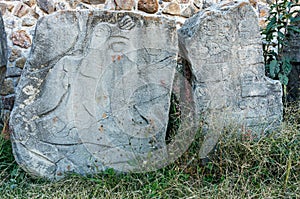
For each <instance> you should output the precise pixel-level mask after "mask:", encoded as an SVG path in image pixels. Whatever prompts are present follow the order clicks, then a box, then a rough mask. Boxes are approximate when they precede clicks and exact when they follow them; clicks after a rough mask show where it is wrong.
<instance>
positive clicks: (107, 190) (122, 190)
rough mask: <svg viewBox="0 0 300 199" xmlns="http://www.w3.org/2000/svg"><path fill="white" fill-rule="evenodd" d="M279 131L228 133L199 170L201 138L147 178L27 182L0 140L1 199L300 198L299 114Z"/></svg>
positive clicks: (7, 144) (291, 112)
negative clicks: (253, 136)
mask: <svg viewBox="0 0 300 199" xmlns="http://www.w3.org/2000/svg"><path fill="white" fill-rule="evenodd" d="M286 113H287V114H286V115H288V116H289V117H288V118H286V121H285V122H284V124H283V125H282V129H281V130H280V133H278V132H277V133H276V134H275V133H274V134H272V133H271V134H269V135H268V136H265V137H262V138H260V139H259V140H256V141H253V140H249V139H246V138H245V135H243V134H240V135H237V134H236V133H235V132H234V131H232V132H231V131H230V130H228V131H227V133H224V135H223V136H222V138H221V139H220V141H219V143H218V146H217V148H216V150H215V151H214V152H213V153H212V154H211V156H210V159H211V162H209V163H207V164H206V165H205V166H201V160H199V159H198V157H197V156H196V155H195V154H197V153H196V152H197V151H198V150H199V144H198V143H200V140H201V137H200V136H199V137H198V138H197V139H196V141H195V142H194V143H193V144H192V146H191V147H190V149H189V151H187V152H186V153H185V154H184V155H183V156H182V157H181V158H180V159H179V160H178V161H177V162H176V163H174V164H173V165H169V166H168V167H167V168H164V169H162V170H159V171H156V172H151V173H145V174H116V173H115V172H114V171H113V170H108V171H106V172H103V173H101V174H98V175H96V176H90V177H82V176H77V175H72V176H69V177H67V178H65V179H64V180H61V181H58V182H47V181H44V180H37V179H32V178H30V177H29V176H28V175H27V174H25V173H24V172H23V171H22V170H21V169H20V168H19V167H18V166H17V165H16V163H15V162H14V159H13V157H12V155H11V148H10V147H11V146H10V142H9V141H5V140H4V139H2V138H1V139H0V195H1V198H51V199H52V198H72V199H73V198H300V124H299V118H300V110H299V109H291V110H289V112H286Z"/></svg>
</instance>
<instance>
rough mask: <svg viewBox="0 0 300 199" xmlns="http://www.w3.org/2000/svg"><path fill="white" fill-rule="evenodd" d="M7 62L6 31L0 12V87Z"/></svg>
mask: <svg viewBox="0 0 300 199" xmlns="http://www.w3.org/2000/svg"><path fill="white" fill-rule="evenodd" d="M6 63H7V44H6V33H5V29H4V24H3V20H2V14H1V12H0V86H1V87H2V85H3V81H4V78H5V71H6Z"/></svg>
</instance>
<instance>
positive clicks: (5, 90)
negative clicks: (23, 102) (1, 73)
mask: <svg viewBox="0 0 300 199" xmlns="http://www.w3.org/2000/svg"><path fill="white" fill-rule="evenodd" d="M14 93H15V86H14V81H13V79H12V78H6V79H5V80H4V82H3V85H2V86H1V88H0V95H10V94H14Z"/></svg>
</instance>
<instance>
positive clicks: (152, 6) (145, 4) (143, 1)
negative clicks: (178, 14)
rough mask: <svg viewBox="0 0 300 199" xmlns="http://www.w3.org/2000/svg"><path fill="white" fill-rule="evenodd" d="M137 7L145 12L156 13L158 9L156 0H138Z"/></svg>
mask: <svg viewBox="0 0 300 199" xmlns="http://www.w3.org/2000/svg"><path fill="white" fill-rule="evenodd" d="M138 9H139V10H141V11H144V12H147V13H156V12H157V11H158V2H157V0H139V1H138Z"/></svg>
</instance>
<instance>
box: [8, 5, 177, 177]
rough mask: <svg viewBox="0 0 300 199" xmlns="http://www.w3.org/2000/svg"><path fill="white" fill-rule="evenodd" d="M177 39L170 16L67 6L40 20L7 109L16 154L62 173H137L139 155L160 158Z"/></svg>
mask: <svg viewBox="0 0 300 199" xmlns="http://www.w3.org/2000/svg"><path fill="white" fill-rule="evenodd" d="M177 46H178V45H177V33H176V27H175V22H174V21H171V20H168V19H166V18H164V17H153V16H143V15H140V14H136V13H129V12H121V11H120V12H113V11H111V12H108V11H107V12H106V11H93V12H92V11H77V12H76V11H66V12H59V13H55V14H53V15H49V16H47V17H44V18H41V19H40V20H39V21H38V23H37V27H36V31H35V38H34V40H33V47H32V50H31V53H30V56H29V58H28V60H27V62H26V64H25V71H24V73H23V74H22V77H21V80H20V82H19V85H18V91H17V97H16V103H15V106H14V109H13V111H12V114H11V122H10V125H11V127H12V128H13V134H12V141H13V151H14V155H15V157H16V160H17V162H18V163H19V164H20V165H21V166H22V167H23V168H24V169H25V170H27V171H29V172H30V173H32V174H34V175H38V176H44V177H47V178H58V177H59V176H61V175H63V173H65V172H68V171H72V172H76V173H82V174H87V173H94V172H97V171H101V170H104V169H106V168H114V169H116V170H119V171H141V170H142V169H143V168H142V167H141V164H140V163H141V162H142V163H144V164H147V161H148V162H150V163H151V162H155V161H162V160H164V159H166V155H167V151H166V150H167V149H166V141H165V137H166V130H167V126H168V114H169V108H170V98H171V92H172V84H173V79H174V75H175V67H176V57H177V52H178V49H177V48H178V47H177ZM155 150H158V151H159V153H158V154H157V155H156V156H155V157H154V156H153V157H152V156H151V154H152V152H153V151H155Z"/></svg>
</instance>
